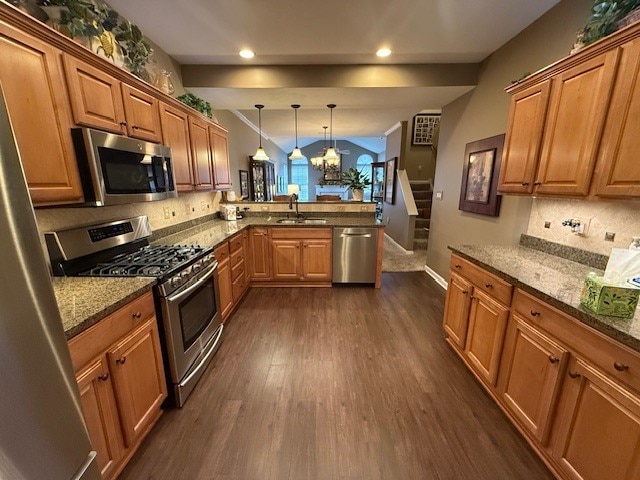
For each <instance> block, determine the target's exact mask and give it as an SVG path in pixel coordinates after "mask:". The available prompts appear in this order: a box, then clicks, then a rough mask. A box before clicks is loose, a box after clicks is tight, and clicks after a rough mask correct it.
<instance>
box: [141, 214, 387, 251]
mask: <svg viewBox="0 0 640 480" xmlns="http://www.w3.org/2000/svg"><path fill="white" fill-rule="evenodd" d="M282 218H285V217H282V216H264V217H263V216H248V217H245V218H243V219H241V220H234V221H230V222H228V221H226V220H212V221H209V222H205V223H202V224H201V225H197V226H195V227H191V228H188V229H186V230H182V231H180V232H177V233H174V234H172V235H167V236H165V237H161V238H158V239H155V240H154V241H153V243H154V244H155V245H167V244H194V245H200V246H203V247H215V246H217V245H218V244H220V243H222V242H224V241H225V240H227V239H228V238H229V237H231V236H233V235H235V234H236V233H238V232H241V231H242V230H244V229H245V228H247V227H251V226H253V227H282V228H332V227H373V228H377V227H384V226H385V225H384V224H383V223H381V222H378V221H377V220H376V219H375V218H374V217H373V216H371V217H349V216H344V217H341V216H324V215H323V214H318V215H313V216H307V218H326V219H327V223H321V224H317V223H316V224H304V223H296V224H283V223H278V220H281V219H282Z"/></svg>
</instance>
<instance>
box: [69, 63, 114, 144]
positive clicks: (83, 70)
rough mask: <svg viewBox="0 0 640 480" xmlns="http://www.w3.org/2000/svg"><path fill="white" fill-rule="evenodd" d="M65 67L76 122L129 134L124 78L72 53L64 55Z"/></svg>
mask: <svg viewBox="0 0 640 480" xmlns="http://www.w3.org/2000/svg"><path fill="white" fill-rule="evenodd" d="M64 67H65V73H66V77H67V83H68V85H69V98H70V99H71V108H72V110H73V118H74V120H75V122H76V123H77V124H78V125H84V126H87V127H94V128H98V129H100V130H106V131H108V132H113V133H119V134H125V133H126V132H127V130H126V121H125V114H124V105H123V103H122V92H121V90H120V81H119V80H117V79H115V78H113V77H112V76H111V75H109V74H107V73H105V72H103V71H102V70H99V69H97V68H96V67H93V66H91V65H89V64H87V63H85V62H83V61H82V60H78V59H77V58H75V57H72V56H71V55H68V54H64Z"/></svg>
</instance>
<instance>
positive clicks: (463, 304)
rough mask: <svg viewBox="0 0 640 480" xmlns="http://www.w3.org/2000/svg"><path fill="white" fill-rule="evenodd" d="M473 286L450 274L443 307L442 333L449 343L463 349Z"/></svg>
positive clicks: (456, 275)
mask: <svg viewBox="0 0 640 480" xmlns="http://www.w3.org/2000/svg"><path fill="white" fill-rule="evenodd" d="M472 295H473V286H472V285H471V282H469V281H467V280H465V279H464V278H462V277H461V276H460V275H458V274H456V273H453V272H451V276H450V278H449V288H448V289H447V298H446V301H445V307H444V312H445V313H444V323H443V327H444V331H445V332H446V333H447V335H448V336H449V338H448V340H449V343H453V345H455V346H457V347H458V348H459V349H461V350H462V349H464V345H465V342H466V340H467V329H468V327H469V312H470V311H471V296H472Z"/></svg>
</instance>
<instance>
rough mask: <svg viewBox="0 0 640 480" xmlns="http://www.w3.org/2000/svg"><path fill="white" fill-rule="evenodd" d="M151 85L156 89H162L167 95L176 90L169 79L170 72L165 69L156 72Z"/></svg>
mask: <svg viewBox="0 0 640 480" xmlns="http://www.w3.org/2000/svg"><path fill="white" fill-rule="evenodd" d="M153 85H154V86H155V87H156V88H157V89H158V90H162V91H163V92H164V93H166V94H167V95H171V94H172V93H174V92H175V91H176V87H175V86H174V85H173V82H172V81H171V72H168V71H166V70H159V71H158V72H157V73H156V78H155V79H154V81H153Z"/></svg>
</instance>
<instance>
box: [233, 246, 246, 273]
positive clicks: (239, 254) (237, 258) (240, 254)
mask: <svg viewBox="0 0 640 480" xmlns="http://www.w3.org/2000/svg"><path fill="white" fill-rule="evenodd" d="M243 260H244V249H242V248H241V249H240V250H236V251H235V252H234V251H233V250H232V253H231V267H232V268H233V267H235V266H236V265H238V264H239V263H240V262H242V261H243Z"/></svg>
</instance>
